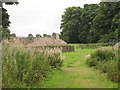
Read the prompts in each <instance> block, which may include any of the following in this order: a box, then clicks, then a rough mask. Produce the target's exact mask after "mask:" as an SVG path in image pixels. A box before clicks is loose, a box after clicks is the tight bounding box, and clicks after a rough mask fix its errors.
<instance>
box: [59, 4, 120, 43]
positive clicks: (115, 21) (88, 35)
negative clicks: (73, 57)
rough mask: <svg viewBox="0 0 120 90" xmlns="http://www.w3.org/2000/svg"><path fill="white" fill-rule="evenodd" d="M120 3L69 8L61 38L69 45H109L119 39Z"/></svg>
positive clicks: (65, 15) (66, 12)
mask: <svg viewBox="0 0 120 90" xmlns="http://www.w3.org/2000/svg"><path fill="white" fill-rule="evenodd" d="M119 28H120V2H114V3H113V2H109V3H108V2H101V3H99V4H85V5H84V8H80V7H68V8H67V9H66V10H65V12H64V14H63V15H62V20H61V30H62V31H61V36H60V37H61V38H62V39H63V40H65V41H66V42H68V43H96V42H102V43H107V42H108V40H109V39H110V38H115V39H116V40H118V39H119V37H120V35H119V31H120V29H119Z"/></svg>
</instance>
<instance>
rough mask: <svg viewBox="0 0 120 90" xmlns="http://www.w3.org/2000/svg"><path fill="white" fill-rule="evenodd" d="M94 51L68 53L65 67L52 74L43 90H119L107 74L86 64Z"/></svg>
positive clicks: (83, 50)
mask: <svg viewBox="0 0 120 90" xmlns="http://www.w3.org/2000/svg"><path fill="white" fill-rule="evenodd" d="M92 52H94V49H77V50H76V52H66V53H63V55H64V58H65V59H64V67H63V68H62V69H61V70H54V72H50V74H49V76H48V77H47V78H46V79H44V81H43V82H42V85H41V87H42V88H117V87H118V84H117V83H115V82H112V81H110V80H109V79H107V77H106V75H105V74H102V73H101V72H100V71H98V70H96V69H94V68H90V67H89V66H87V64H86V55H88V54H90V53H92Z"/></svg>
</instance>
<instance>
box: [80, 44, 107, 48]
mask: <svg viewBox="0 0 120 90" xmlns="http://www.w3.org/2000/svg"><path fill="white" fill-rule="evenodd" d="M104 46H108V44H107V43H91V44H80V45H79V46H78V47H79V48H82V49H85V48H87V49H90V48H99V47H104Z"/></svg>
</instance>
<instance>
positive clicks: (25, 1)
mask: <svg viewBox="0 0 120 90" xmlns="http://www.w3.org/2000/svg"><path fill="white" fill-rule="evenodd" d="M100 1H101V0H19V3H20V4H19V5H17V6H16V5H15V6H14V5H13V6H7V5H4V7H5V8H6V9H7V10H8V13H9V15H10V21H11V22H12V23H11V26H10V30H11V32H12V33H16V35H17V36H28V34H29V33H32V34H33V35H36V34H41V35H42V34H44V33H45V34H52V33H53V32H56V33H59V32H60V23H61V15H62V14H63V12H64V10H65V8H67V7H71V6H80V7H83V5H84V4H90V3H92V4H93V3H99V2H100Z"/></svg>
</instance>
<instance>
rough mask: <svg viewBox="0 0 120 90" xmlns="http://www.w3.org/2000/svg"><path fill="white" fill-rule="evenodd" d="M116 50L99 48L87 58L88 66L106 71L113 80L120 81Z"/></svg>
mask: <svg viewBox="0 0 120 90" xmlns="http://www.w3.org/2000/svg"><path fill="white" fill-rule="evenodd" d="M118 55H119V54H118V52H117V51H114V50H113V49H112V48H110V47H109V48H99V49H97V50H96V51H95V52H94V53H92V54H91V56H90V58H88V59H87V63H88V65H89V66H90V67H92V66H93V67H95V68H96V69H99V70H101V71H102V72H104V73H106V74H107V76H108V77H109V78H110V79H111V80H112V81H115V82H120V68H119V61H120V60H119V59H120V58H118Z"/></svg>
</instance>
